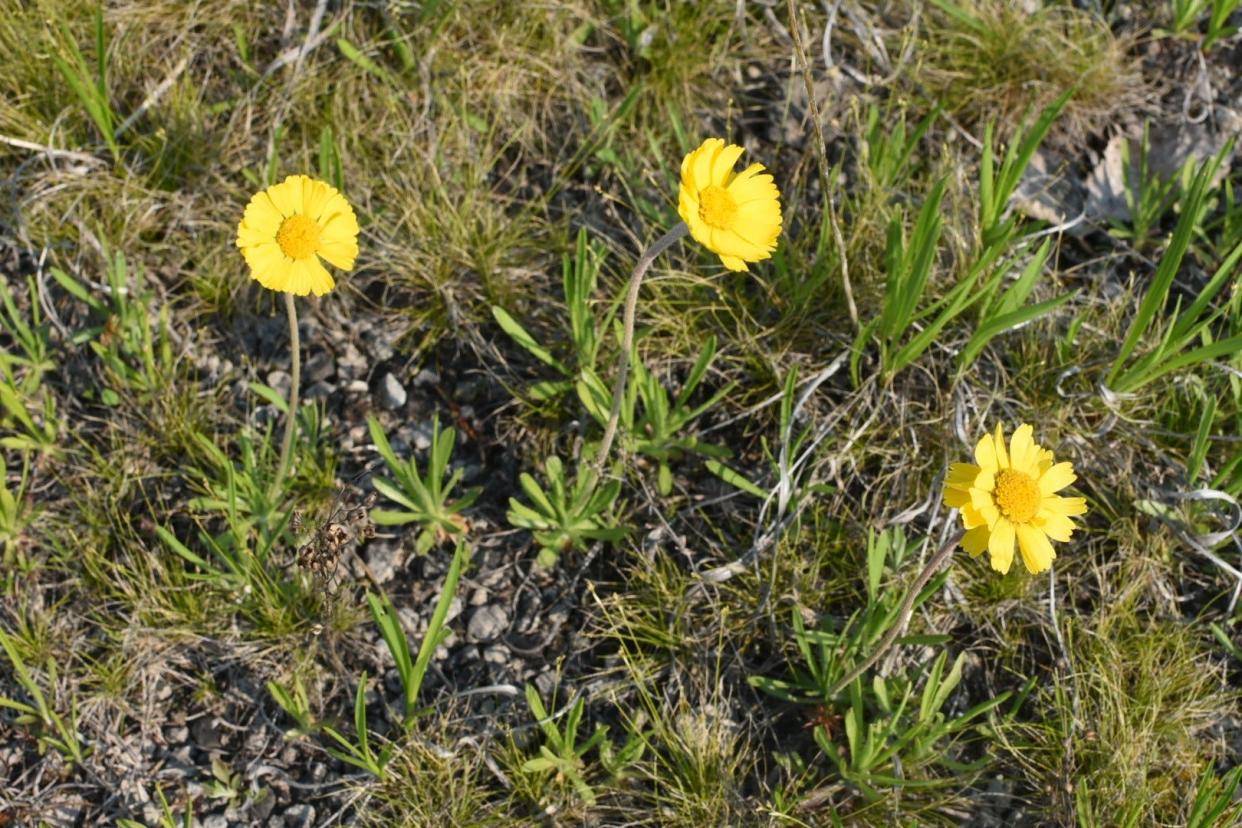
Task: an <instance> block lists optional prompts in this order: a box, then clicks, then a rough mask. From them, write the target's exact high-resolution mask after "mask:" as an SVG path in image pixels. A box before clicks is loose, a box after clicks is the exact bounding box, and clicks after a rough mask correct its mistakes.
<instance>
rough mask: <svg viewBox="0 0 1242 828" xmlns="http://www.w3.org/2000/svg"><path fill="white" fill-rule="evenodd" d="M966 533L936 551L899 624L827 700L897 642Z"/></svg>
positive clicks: (900, 613)
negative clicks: (919, 600) (921, 597)
mask: <svg viewBox="0 0 1242 828" xmlns="http://www.w3.org/2000/svg"><path fill="white" fill-rule="evenodd" d="M965 534H966V532H965V531H964V530H962V529H959V530H957V531H956V532H954V533H953V536H952V537H951V538H949V539H948V540H947V541H945V543H944V545H943V546H941V547H940V548H939V549H937V550H936V554H935V555H932V559H931V560H930V561H928V562H927V566H925V567H923V571H922V572H920V573H919V577H917V578H915V579H914V585H913V586H911V587H910V591H909V592H907V593H906V600H904V601H902V602H901V610H900V611H898V613H897V623H896V624H894V625H893V626H891V627H889V628H888V632H886V633H885V634H884V637H883V638H881V639H880V643H879V644H877V645H876V648H875V650H873V651H872V653H871V655H870V656H868V657H867V660H866V661H864V662H863V663H862V664H859V665H858V666H857V667H855V668H854V669H853V670H850V671H849V672H848V673H846V675H845V677H844V678H842V679H841V680H840V681H838V682H837V683H836V684H834V685H832V687H831V688H830V689H829V690H828V694H827V696H826V697H825V698H829V699H831V698H832V697H833V696H835V695H836V694H837V693H840V692H841V691H842V690H844V689H845V688H846V687H849V686H850V682H852V681H853V680H854V679H856V678H858V677H859V676H861V675H862V674H863V673H865V672H867V671H868V670H870V669H871V668H872V667H874V666H875V663H876V662H877V661H879V660H880V659H881V658H882V657H883V656H884V654H885V653H887V652H888V650H889V648H890V647H892V646H893V642H894V641H896V640H897V636H899V635H901V631H902V630H904V629H905V628H906V624H908V623H910V614H911V613H912V612H914V601H915V599H917V598H918V597H919V593H920V592H922V591H923V587H925V586H927V582H928V581H930V580H931V577H932V575H935V574H936V570H937V569H939V568H940V565H941V564H943V563H944V562H945V560H946V559H947V558H948V557H949V555H951V554H952V553H953V550H954V549H956V548H957V545H958V544H959V543H960V542H961V540H962V536H963V535H965Z"/></svg>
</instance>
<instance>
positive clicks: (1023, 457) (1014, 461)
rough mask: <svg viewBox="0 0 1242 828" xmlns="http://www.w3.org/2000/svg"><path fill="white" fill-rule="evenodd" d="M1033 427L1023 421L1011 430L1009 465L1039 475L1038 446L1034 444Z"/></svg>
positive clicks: (1035, 475) (1033, 475) (1032, 474)
mask: <svg viewBox="0 0 1242 828" xmlns="http://www.w3.org/2000/svg"><path fill="white" fill-rule="evenodd" d="M1034 435H1035V429H1034V428H1032V427H1031V426H1030V425H1028V424H1026V423H1023V424H1022V425H1020V426H1018V427H1017V429H1015V430H1014V432H1013V437H1012V438H1011V439H1010V441H1009V465H1010V467H1011V468H1014V469H1017V470H1018V471H1020V472H1024V473H1026V474H1029V475H1030V476H1031V477H1038V476H1039V447H1038V446H1036V445H1035V437H1034Z"/></svg>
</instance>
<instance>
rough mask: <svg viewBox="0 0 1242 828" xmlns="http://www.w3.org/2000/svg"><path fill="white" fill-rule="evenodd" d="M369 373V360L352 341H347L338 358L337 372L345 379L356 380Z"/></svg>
mask: <svg viewBox="0 0 1242 828" xmlns="http://www.w3.org/2000/svg"><path fill="white" fill-rule="evenodd" d="M366 373H367V360H366V357H364V356H363V355H362V352H361V351H359V350H358V349H357V348H355V347H354V345H353V344H352V343H346V345H345V347H344V348H343V349H342V350H341V355H340V356H339V357H338V358H337V360H336V374H337V376H338V377H340V378H341V379H344V380H356V379H360V378H362V377H363V376H365V375H366Z"/></svg>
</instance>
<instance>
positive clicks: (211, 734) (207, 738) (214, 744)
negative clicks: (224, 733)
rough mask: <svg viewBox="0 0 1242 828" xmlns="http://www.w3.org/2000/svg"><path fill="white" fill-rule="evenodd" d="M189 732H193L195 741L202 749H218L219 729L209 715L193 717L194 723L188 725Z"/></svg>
mask: <svg viewBox="0 0 1242 828" xmlns="http://www.w3.org/2000/svg"><path fill="white" fill-rule="evenodd" d="M190 733H192V734H193V736H194V741H195V743H197V744H198V746H199V747H200V748H202V749H203V750H219V749H220V730H219V728H217V727H216V722H215V719H214V718H212V717H211V716H203V717H202V718H201V719H195V720H194V724H192V725H190Z"/></svg>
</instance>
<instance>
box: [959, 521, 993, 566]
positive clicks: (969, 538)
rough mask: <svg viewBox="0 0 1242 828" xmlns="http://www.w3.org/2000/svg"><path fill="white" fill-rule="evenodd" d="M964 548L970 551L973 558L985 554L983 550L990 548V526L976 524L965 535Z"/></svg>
mask: <svg viewBox="0 0 1242 828" xmlns="http://www.w3.org/2000/svg"><path fill="white" fill-rule="evenodd" d="M962 548H963V549H965V550H966V551H967V552H969V553H970V557H972V558H977V557H979V556H980V555H981V554H983V550H985V549H987V548H988V528H987V527H986V526H976V527H975V528H974V529H971V530H970V531H969V532H967V533H966V534H965V535H963V536H962Z"/></svg>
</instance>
